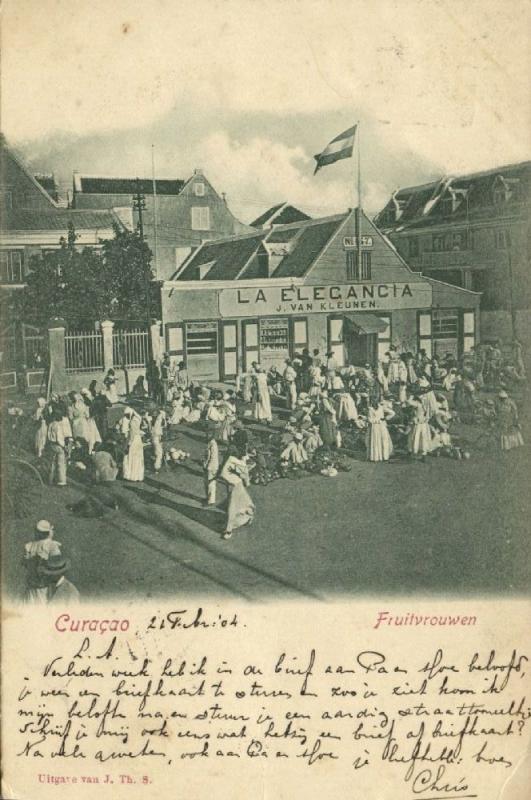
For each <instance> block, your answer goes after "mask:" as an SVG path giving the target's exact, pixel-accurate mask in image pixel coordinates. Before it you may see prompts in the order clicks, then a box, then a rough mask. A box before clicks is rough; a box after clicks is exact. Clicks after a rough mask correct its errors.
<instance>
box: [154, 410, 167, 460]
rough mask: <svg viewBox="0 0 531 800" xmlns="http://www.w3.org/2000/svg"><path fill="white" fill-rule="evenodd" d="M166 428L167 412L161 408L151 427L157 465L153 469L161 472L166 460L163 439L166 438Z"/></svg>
mask: <svg viewBox="0 0 531 800" xmlns="http://www.w3.org/2000/svg"><path fill="white" fill-rule="evenodd" d="M165 427H166V412H165V411H164V410H163V409H162V408H160V409H159V410H158V411H157V413H156V415H155V417H154V419H153V423H152V425H151V444H152V445H153V456H154V459H155V463H154V465H153V469H154V470H155V472H159V471H160V468H161V467H162V462H163V460H164V447H163V444H162V439H163V436H164V428H165Z"/></svg>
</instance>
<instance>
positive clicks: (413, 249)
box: [408, 236, 419, 258]
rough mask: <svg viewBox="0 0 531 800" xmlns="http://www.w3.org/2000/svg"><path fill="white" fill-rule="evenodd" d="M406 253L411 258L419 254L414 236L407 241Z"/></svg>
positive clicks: (417, 241) (417, 242)
mask: <svg viewBox="0 0 531 800" xmlns="http://www.w3.org/2000/svg"><path fill="white" fill-rule="evenodd" d="M408 253H409V255H410V256H411V257H412V258H414V257H415V256H418V254H419V240H418V239H417V237H416V236H413V237H410V238H409V239H408Z"/></svg>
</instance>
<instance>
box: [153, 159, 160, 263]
mask: <svg viewBox="0 0 531 800" xmlns="http://www.w3.org/2000/svg"><path fill="white" fill-rule="evenodd" d="M151 177H152V181H153V229H154V240H155V275H156V276H157V277H158V266H159V265H158V256H159V246H158V245H159V241H158V231H157V227H158V209H157V182H156V180H155V145H154V144H152V145H151Z"/></svg>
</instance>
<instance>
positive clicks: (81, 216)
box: [2, 208, 124, 231]
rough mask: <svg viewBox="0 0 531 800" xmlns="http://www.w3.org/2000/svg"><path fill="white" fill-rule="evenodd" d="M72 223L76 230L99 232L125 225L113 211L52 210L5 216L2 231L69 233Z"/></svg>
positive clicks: (20, 212)
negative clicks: (69, 225)
mask: <svg viewBox="0 0 531 800" xmlns="http://www.w3.org/2000/svg"><path fill="white" fill-rule="evenodd" d="M70 222H72V223H73V225H74V228H75V229H76V230H98V229H100V230H101V229H104V228H105V229H108V228H112V226H113V225H118V226H119V227H120V228H123V227H124V226H123V224H122V223H121V222H120V220H119V218H118V217H117V216H116V214H115V213H114V212H113V211H107V210H99V209H98V210H86V211H85V210H81V209H66V208H65V209H62V208H61V209H51V210H50V211H38V210H33V209H31V210H27V211H24V210H21V211H17V210H15V211H12V212H10V213H9V214H6V215H4V218H3V219H2V229H3V230H4V231H6V230H8V231H67V230H68V224H69V223H70Z"/></svg>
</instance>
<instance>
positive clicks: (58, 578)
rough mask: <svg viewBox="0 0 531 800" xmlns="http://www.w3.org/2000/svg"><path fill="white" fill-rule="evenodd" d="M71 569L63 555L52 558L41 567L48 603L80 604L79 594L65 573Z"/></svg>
mask: <svg viewBox="0 0 531 800" xmlns="http://www.w3.org/2000/svg"><path fill="white" fill-rule="evenodd" d="M69 568H70V562H69V561H68V559H66V558H64V557H63V556H61V555H54V556H50V557H49V558H48V560H47V561H45V562H44V563H43V564H42V566H41V567H40V573H41V575H42V577H43V579H44V580H45V581H46V584H47V594H48V603H52V604H54V605H64V604H67V605H68V604H69V603H79V592H78V590H77V589H76V587H75V586H74V584H73V583H71V582H70V581H69V580H68V579H67V578H65V573H66V572H67V571H68V569H69Z"/></svg>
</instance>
